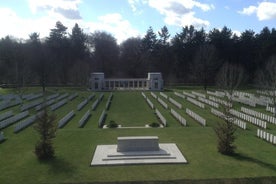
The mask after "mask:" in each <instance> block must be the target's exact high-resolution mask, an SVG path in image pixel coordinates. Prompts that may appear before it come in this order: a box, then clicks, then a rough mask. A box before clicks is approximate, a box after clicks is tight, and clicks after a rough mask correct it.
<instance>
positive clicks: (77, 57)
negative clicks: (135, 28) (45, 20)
mask: <svg viewBox="0 0 276 184" xmlns="http://www.w3.org/2000/svg"><path fill="white" fill-rule="evenodd" d="M273 55H276V29H275V28H272V29H269V28H268V27H264V28H263V29H262V30H261V31H260V33H255V32H254V31H252V30H245V31H244V32H242V33H241V35H240V36H237V35H236V34H234V33H233V31H232V30H231V29H230V28H228V27H223V28H222V29H221V30H219V29H216V28H214V29H212V30H210V31H209V32H206V31H205V30H204V29H203V28H202V29H199V30H198V29H195V28H194V27H193V26H189V27H188V26H186V27H183V28H182V30H181V31H180V32H179V33H176V35H174V36H171V35H170V33H169V30H168V29H167V27H166V26H164V27H162V28H161V30H160V31H158V32H157V33H155V31H154V30H153V29H152V27H149V28H148V30H147V32H146V34H145V35H144V36H143V37H133V38H128V39H127V40H125V41H124V42H122V43H120V44H117V41H116V39H115V38H114V37H113V36H112V35H111V34H110V33H108V32H105V31H95V32H93V33H89V34H86V33H84V32H83V30H82V28H80V27H79V25H78V24H75V26H74V27H73V28H72V30H71V31H69V30H68V29H67V27H66V26H65V25H63V24H62V23H61V22H59V21H58V22H56V25H55V27H54V28H53V29H51V30H50V33H49V36H48V37H46V38H40V37H39V34H38V33H36V32H34V33H31V34H30V35H29V39H28V40H24V41H22V40H18V39H16V38H13V37H12V36H6V37H5V38H2V39H1V40H0V84H13V85H15V86H26V85H33V84H39V85H41V86H43V87H45V86H46V85H80V86H85V85H87V83H88V79H89V74H90V73H91V72H96V71H97V72H104V73H105V75H106V77H117V78H120V77H130V78H132V77H133V78H136V77H146V74H147V72H162V74H163V78H164V80H165V84H175V83H185V84H201V85H204V86H205V87H206V86H207V85H213V84H215V82H216V76H217V74H218V72H219V70H220V68H221V67H222V66H223V65H224V64H225V63H230V64H234V65H237V66H239V67H240V68H243V69H244V70H243V71H244V75H243V76H244V79H246V80H243V81H244V83H245V84H252V83H254V80H255V78H256V75H257V73H258V72H259V71H260V70H262V69H263V68H265V65H266V63H267V61H268V60H269V59H270V58H271V57H273Z"/></svg>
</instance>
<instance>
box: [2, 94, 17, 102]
mask: <svg viewBox="0 0 276 184" xmlns="http://www.w3.org/2000/svg"><path fill="white" fill-rule="evenodd" d="M16 98H19V95H15V94H6V95H1V94H0V100H4V101H10V100H12V99H16Z"/></svg>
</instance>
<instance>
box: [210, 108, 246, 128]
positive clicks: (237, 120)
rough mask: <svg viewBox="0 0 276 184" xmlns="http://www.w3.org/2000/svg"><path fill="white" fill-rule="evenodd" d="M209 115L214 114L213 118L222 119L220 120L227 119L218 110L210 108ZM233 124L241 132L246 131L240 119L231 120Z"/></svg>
mask: <svg viewBox="0 0 276 184" xmlns="http://www.w3.org/2000/svg"><path fill="white" fill-rule="evenodd" d="M211 113H212V114H214V115H215V116H217V117H219V118H222V119H226V118H227V117H226V116H225V114H224V113H223V112H221V111H219V110H216V109H213V108H211ZM232 123H233V124H235V125H237V126H238V127H240V128H241V129H243V130H246V123H245V122H244V121H242V120H240V119H237V118H233V122H232Z"/></svg>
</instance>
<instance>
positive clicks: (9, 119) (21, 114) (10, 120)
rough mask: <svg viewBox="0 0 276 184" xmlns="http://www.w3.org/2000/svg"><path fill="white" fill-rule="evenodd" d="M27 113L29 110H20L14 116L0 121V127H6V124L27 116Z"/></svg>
mask: <svg viewBox="0 0 276 184" xmlns="http://www.w3.org/2000/svg"><path fill="white" fill-rule="evenodd" d="M28 115H29V111H24V112H20V113H18V114H16V115H14V116H11V117H9V118H7V119H5V120H3V121H1V122H0V129H3V128H6V127H7V126H9V125H11V124H13V123H15V122H17V121H19V120H21V119H23V118H25V117H27V116H28Z"/></svg>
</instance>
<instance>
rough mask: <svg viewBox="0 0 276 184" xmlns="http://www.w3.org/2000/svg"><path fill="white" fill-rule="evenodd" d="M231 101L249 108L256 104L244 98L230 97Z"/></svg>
mask: <svg viewBox="0 0 276 184" xmlns="http://www.w3.org/2000/svg"><path fill="white" fill-rule="evenodd" d="M232 100H233V101H235V102H239V103H242V104H245V105H249V106H251V107H256V103H255V102H254V101H252V100H250V99H249V98H245V97H243V96H240V97H232Z"/></svg>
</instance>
